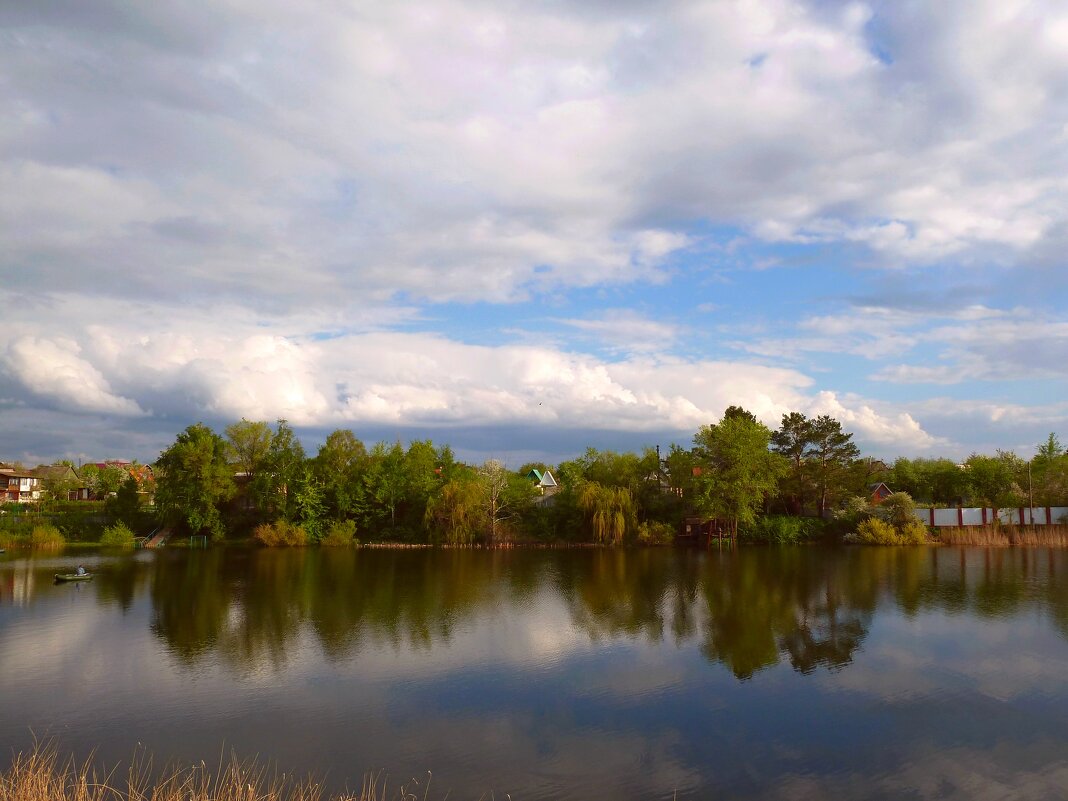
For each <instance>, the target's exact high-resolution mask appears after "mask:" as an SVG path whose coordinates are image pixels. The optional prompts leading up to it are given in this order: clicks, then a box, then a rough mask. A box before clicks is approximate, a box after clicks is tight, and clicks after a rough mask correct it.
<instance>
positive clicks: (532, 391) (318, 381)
mask: <svg viewBox="0 0 1068 801" xmlns="http://www.w3.org/2000/svg"><path fill="white" fill-rule="evenodd" d="M142 314H143V315H144V319H155V310H154V309H152V308H148V309H146V310H145V311H144V312H142ZM27 316H28V317H32V314H27ZM222 318H225V315H222V314H214V313H212V310H211V309H207V310H204V311H203V312H202V313H200V314H190V315H189V316H187V317H185V318H183V319H182V321H181V324H180V325H175V324H173V323H172V324H166V323H163V322H161V321H160V320H158V319H156V321H155V324H154V326H153V327H152V328H151V330H149V329H148V328H147V326H142V325H141V322H142V318H141V317H140V316H134V317H133V318H131V319H128V320H125V321H123V322H121V323H120V322H112V323H110V324H104V323H99V322H94V323H88V324H86V325H85V326H84V329H79V330H80V331H83V333H82V335H81V336H80V337H79V341H80V342H81V345H77V344H75V343H74V342H73V341H70V340H66V339H64V338H60V337H54V336H52V337H50V336H48V335H47V334H46V332H43V331H39V330H37V329H36V328H35V326H34V324H33V323H32V322H20V323H18V324H17V326H15V327H16V328H18V329H22V330H24V331H27V333H22V334H20V335H18V336H17V337H15V338H14V339H12V340H11V341H10V342H7V343H6V345H5V343H4V340H3V336H2V335H0V347H6V352H7V353H8V354H9V355H8V358H7V360H6V362H5V368H6V369H5V371H4V373H5V374H6V379H5V380H6V383H7V390H8V392H9V394H11V395H12V397H13V398H16V399H17V398H19V397H25V398H31V399H34V401H35V402H36V403H47V404H51V405H52V406H53V408H57V409H75V410H83V411H97V412H102V413H106V414H142V413H143V412H142V410H147V413H148V414H150V415H151V416H152V417H153V418H154V419H155V420H156V421H157V422H156V424H155V425H156V427H157V428H158V429H163V428H166V427H168V426H170V427H171V428H172V429H173V427H174V426H175V423H174V422H171V421H176V420H181V421H189V420H193V419H196V418H205V419H210V420H232V419H237V418H240V417H248V418H250V419H268V420H270V419H274V418H277V417H286V418H288V419H289V420H290V421H291V422H293V423H294V424H295V425H298V426H301V427H304V428H316V429H322V428H328V427H332V426H347V427H348V426H351V427H354V428H356V429H357V430H359V429H361V428H366V427H371V428H374V429H376V430H382V429H390V428H394V427H404V428H408V427H423V428H429V429H433V430H437V431H440V432H441V435H442V436H444V437H447V436H448V434H447V432H448V430H450V429H458V428H469V427H472V426H475V427H478V426H483V427H491V428H496V429H498V430H499V431H500V432H501V433H500V434H499V435H498V437H497V441H496V444H491V446H490V449H492V448H498V449H499V448H502V447H503V448H506V449H507V448H508V447H509V442H508V434H507V430H508V428H509V427H511V428H516V427H534V428H536V429H540V430H544V431H576V430H587V431H596V430H601V431H615V432H620V433H632V434H633V433H641V432H647V433H654V432H655V433H657V434H659V433H662V432H674V434H675V435H676V436H678V437H679V438H680V439H683V440H685V439H688V438H689V436H690V435H692V433H693V432H694V431H695V430H696V429H697V428H698V427H699V426H701V425H704V424H706V423H709V422H713V421H714V420H716V419H718V418H719V416H720V415H721V414H722V412H723V409H724V408H726V407H727V406H728V405H731V404H739V405H742V406H745V407H746V408H748V409H750V410H752V411H753V412H754V414H756V415H757V416H758V417H760V418H761V419H762V420H764V421H765V422H767V423H768V424H769V425H772V426H775V425H777V424H778V421H779V419H780V418H781V416H782V415H783V414H784V413H786V412H789V411H793V410H801V411H805V412H807V413H812V414H816V413H830V414H834V415H835V416H837V417H838V418H839V419H841V420H843V422H844V423H845V424H846V425H847V427H849V428H851V430H854V431H856V433H857V436H858V438H859V439H861V440H862V441H866V442H869V443H874V444H878V445H882V444H886V443H890V444H893V445H896V446H897V447H900V448H902V449H908V450H915V449H917V448H925V447H928V446H930V445H931V444H932V442H933V441H934V440H933V438H932V437H931V435H929V434H927V433H926V432H925V431H924V430H923V429H922V428H921V427H920V426H919V425H918V424H917V423H916V421H915V420H913V419H912V418H910V417H909V416H908V415H907V414H901V413H900V412H898V411H893V410H887V409H885V408H882V407H880V405H879V404H878V403H873V402H869V401H865V400H864V399H862V398H859V397H856V396H840V395H838V394H836V393H833V392H828V391H822V392H820V391H816V392H813V386H812V385H813V381H812V379H811V378H810V377H809V376H807V375H805V374H803V373H801V372H798V371H797V370H793V369H786V368H778V367H771V366H766V365H759V364H753V363H747V362H745V361H740V360H733V361H732V360H714V359H704V358H682V357H678V356H670V355H666V354H647V353H641V352H627V353H621V354H617V355H615V356H613V357H610V358H609V357H598V356H594V355H591V354H588V353H582V352H578V351H572V350H568V349H566V348H563V347H561V346H559V345H555V344H550V345H544V344H536V345H531V344H522V343H517V344H513V343H502V344H498V345H492V346H491V345H473V344H468V343H464V342H461V341H457V340H454V339H450V338H447V337H444V336H442V335H440V334H436V333H433V332H407V333H405V332H398V331H390V330H374V329H373V328H369V329H366V330H362V331H350V332H345V333H335V334H333V335H331V336H328V337H320V336H316V335H315V334H314V333H313V332H309V331H308V330H307V329H305V328H302V327H301V323H302V322H305V321H302V320H300V319H294V320H290V321H289V326H290V327H289V329H288V330H287V331H285V332H284V333H277V332H276V333H264V332H263V330H262V329H261V327H260V326H259V325H257V324H256V321H255V319H254V318H240V317H230V318H229V319H222ZM28 331H33V333H28ZM171 434H172V435H173V431H171ZM584 444H585V443H580V444H579V445H575V447H576V448H578V447H580V446H581V445H584Z"/></svg>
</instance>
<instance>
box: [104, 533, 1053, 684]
mask: <svg viewBox="0 0 1068 801" xmlns="http://www.w3.org/2000/svg"><path fill="white" fill-rule="evenodd" d="M141 569H144V568H143V567H139V566H137V565H131V566H129V567H128V568H127V569H125V570H123V571H115V572H114V573H112V574H110V575H106V576H105V575H102V576H101V579H102V580H101V582H100V585H99V588H98V589H99V592H100V595H101V597H106V598H110V599H112V600H116V601H118V602H119V603H120V604H121V605H123V607H124V608H125V607H126V606H127V605H128V604H129V603H130V598H131V597H132V594H134V593H136V592H137V588H138V587H139V586H140V585H139V582H140V581H143V579H141V578H139V577H138V571H139V570H141ZM147 569H148V570H150V571H151V583H150V586H151V589H150V597H151V600H152V605H153V616H152V627H153V630H154V631H155V632H156V634H157V635H158V636H159V637H161V638H162V639H163V640H164V641H166V643H167V644H168V645H169V647H170V648H171V649H172V651H173V652H174V653H175V654H176V655H178V657H179V658H181V659H182V660H184V661H188V662H191V663H192V662H199V661H200V660H202V659H204V658H205V657H207V656H208V655H212V657H213V658H219V659H221V660H222V661H224V662H226V663H228V664H231V665H232V666H234V667H237V668H241V669H252V668H256V667H262V666H264V665H272V666H275V667H280V666H282V665H284V664H285V663H286V662H287V660H288V659H290V658H291V657H292V656H293V655H294V654H295V653H297V652H299V649H300V647H302V645H304V644H305V643H306V642H307V638H309V637H310V638H311V639H312V641H314V642H317V643H318V645H319V647H320V648H321V649H322V652H323V653H324V654H325V655H326V657H327V658H328V659H334V660H340V659H344V658H349V657H351V656H353V655H355V654H358V653H359V651H360V650H361V649H363V648H366V647H370V646H373V645H387V646H393V647H397V648H406V649H417V650H418V649H422V650H425V649H430V648H432V647H433V646H434V645H436V644H439V643H447V642H449V641H450V640H451V639H452V638H453V636H454V635H455V633H456V631H457V630H458V628H461V627H463V626H465V625H467V624H469V623H470V622H471V621H473V620H474V619H475V618H477V617H478V616H479V615H485V617H486V618H493V617H495V616H497V615H516V616H522V615H523V614H525V611H524V610H525V608H526V607H527V606H528V605H529V603H530V599H531V598H534V597H536V596H541V595H544V596H545V597H546V598H554V597H555V598H558V599H560V601H562V603H563V604H564V606H565V608H566V610H567V615H568V618H569V620H568V621H567V622H568V623H570V625H571V626H573V627H576V628H578V629H579V630H581V631H583V632H584V633H585V634H586V635H587V636H589V637H590V638H592V639H597V640H616V639H621V638H625V639H634V640H641V641H648V642H659V641H662V640H669V641H672V642H674V643H675V644H677V645H682V644H685V643H689V642H696V643H697V644H698V646H699V648H700V650H701V652H702V653H703V654H704V655H705V656H706V657H707V658H708V659H709V660H710V661H711V662H714V663H718V664H722V665H723V666H724V667H726V668H727V669H728V670H730V671H731V672H732V673H733V674H734V675H735V676H736V677H738V678H739V679H747V678H749V677H751V676H753V675H754V674H755V673H757V672H758V671H760V670H762V669H765V668H768V667H771V666H773V665H777V664H779V663H782V662H785V663H788V664H790V665H791V666H792V667H793V668H794V669H795V670H797V671H799V672H801V673H809V672H812V671H814V670H817V669H820V668H823V669H830V670H839V669H842V668H844V667H845V666H847V665H848V664H849V663H850V662H851V661H852V660H853V659H854V658H855V655H856V653H857V650H858V649H859V648H861V646H862V644H863V642H864V639H865V637H866V636H867V633H868V631H869V629H870V627H871V623H872V619H873V616H874V615H876V614H878V610H879V609H880V608H881V607H883V608H891V609H896V610H897V611H898V613H900V614H903V615H905V616H908V617H911V616H915V615H919V614H924V613H929V612H932V611H936V612H941V613H944V614H950V615H955V614H965V613H966V614H970V615H976V616H979V617H994V616H1002V615H1012V614H1017V613H1020V612H1021V611H1023V610H1024V609H1025V608H1028V607H1032V606H1037V607H1040V608H1042V609H1044V610H1046V611H1047V612H1048V614H1049V616H1050V618H1051V619H1052V621H1053V623H1054V625H1055V626H1056V627H1057V630H1058V631H1059V632H1061V634H1062V635H1063V636H1066V637H1068V552H1066V551H1062V550H1038V549H1033V550H1025V549H1015V550H979V549H975V550H962V549H950V548H942V549H935V548H915V549H907V548H851V549H838V550H826V549H820V548H784V549H775V548H768V549H760V548H753V549H742V550H736V551H722V552H719V551H712V552H703V551H687V550H671V549H665V550H637V551H624V550H589V551H587V550H582V551H567V552H543V551H530V552H517V551H510V552H471V551H434V552H425V551H359V550H339V551H330V550H326V549H321V550H312V549H308V550H301V551H242V552H236V551H222V550H209V551H204V552H194V553H188V554H171V555H169V556H168V557H163V556H162V555H161V558H159V559H158V560H156V561H155V562H154V563H152V564H151V565H150V566H148V568H147ZM561 625H565V623H564V621H561Z"/></svg>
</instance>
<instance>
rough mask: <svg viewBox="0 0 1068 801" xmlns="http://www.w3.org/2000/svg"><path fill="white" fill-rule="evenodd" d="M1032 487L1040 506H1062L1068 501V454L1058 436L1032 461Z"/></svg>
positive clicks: (1044, 446)
mask: <svg viewBox="0 0 1068 801" xmlns="http://www.w3.org/2000/svg"><path fill="white" fill-rule="evenodd" d="M1031 468H1032V476H1031V485H1032V487H1033V494H1034V499H1035V503H1036V504H1037V505H1040V506H1060V505H1061V504H1063V503H1065V502H1066V501H1068V454H1066V453H1065V451H1064V448H1063V447H1062V446H1061V443H1060V440H1059V439H1058V438H1057V435H1056V434H1053V433H1051V434H1050V435H1049V438H1048V439H1047V440H1046V442H1044V443H1043V444H1042V445H1040V446H1039V448H1038V453H1036V454H1035V458H1034V459H1032V460H1031Z"/></svg>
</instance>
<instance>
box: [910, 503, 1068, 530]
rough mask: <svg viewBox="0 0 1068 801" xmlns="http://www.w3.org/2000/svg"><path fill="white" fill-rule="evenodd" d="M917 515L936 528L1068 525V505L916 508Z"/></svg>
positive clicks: (922, 520)
mask: <svg viewBox="0 0 1068 801" xmlns="http://www.w3.org/2000/svg"><path fill="white" fill-rule="evenodd" d="M915 515H916V517H917V518H918V519H919V520H920V521H921V522H923V523H925V524H926V525H928V526H934V527H936V528H953V527H957V526H990V525H993V524H994V523H995V522H997V523H999V524H1000V525H1003V526H1055V525H1064V524H1068V506H1035V507H1033V508H1028V507H1026V506H1023V507H1019V508H1015V507H1014V508H1012V509H992V508H990V507H989V506H988V507H985V508H980V507H960V506H958V507H956V508H955V509H916V510H915Z"/></svg>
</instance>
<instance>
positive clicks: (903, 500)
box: [879, 492, 916, 531]
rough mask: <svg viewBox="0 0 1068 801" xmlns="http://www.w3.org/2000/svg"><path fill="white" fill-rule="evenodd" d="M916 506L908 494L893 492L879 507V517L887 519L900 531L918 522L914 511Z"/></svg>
mask: <svg viewBox="0 0 1068 801" xmlns="http://www.w3.org/2000/svg"><path fill="white" fill-rule="evenodd" d="M915 508H916V504H914V503H913V502H912V496H910V495H909V494H908V493H907V492H893V493H891V494H889V495H887V496H886V498H885V499H884V500H883V502H882V504H880V506H879V516H880V517H883V518H885V519H886V520H888V521H889V522H890V524H891V525H892V526H893V527H894V528H896V529H898V530H899V531H902V530H904V528H905V527H906V526H909V525H911V524H912V523H913V522H914V521H916V515H915V514H913V510H914V509H915Z"/></svg>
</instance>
